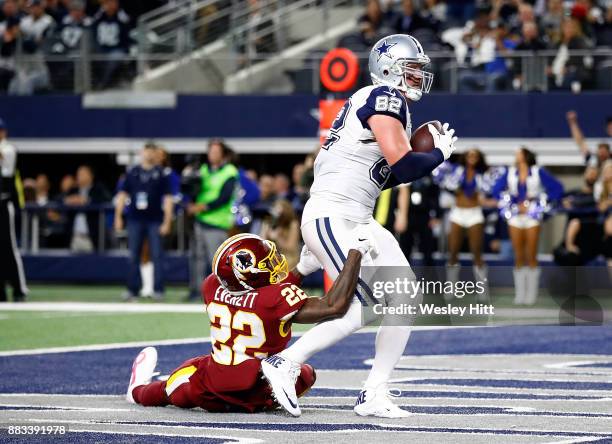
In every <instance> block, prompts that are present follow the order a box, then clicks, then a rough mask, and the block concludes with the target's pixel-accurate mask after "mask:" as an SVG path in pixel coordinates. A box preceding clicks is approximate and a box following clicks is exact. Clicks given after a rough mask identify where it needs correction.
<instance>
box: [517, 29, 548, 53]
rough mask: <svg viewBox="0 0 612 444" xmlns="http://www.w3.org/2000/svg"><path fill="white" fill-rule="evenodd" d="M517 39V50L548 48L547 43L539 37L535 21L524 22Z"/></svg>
mask: <svg viewBox="0 0 612 444" xmlns="http://www.w3.org/2000/svg"><path fill="white" fill-rule="evenodd" d="M519 39H520V40H519V43H518V45H516V48H515V49H516V50H517V51H541V50H544V49H546V48H548V45H547V44H546V43H545V42H544V40H543V39H542V38H541V37H540V33H539V29H538V25H537V24H536V22H524V23H523V25H522V27H521V34H520V36H519Z"/></svg>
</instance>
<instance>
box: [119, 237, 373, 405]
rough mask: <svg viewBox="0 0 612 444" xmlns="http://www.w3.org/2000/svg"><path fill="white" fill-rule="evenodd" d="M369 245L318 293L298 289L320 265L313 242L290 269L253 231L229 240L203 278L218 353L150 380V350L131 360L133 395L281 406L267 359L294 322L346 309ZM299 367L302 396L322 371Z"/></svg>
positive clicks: (147, 400) (146, 399)
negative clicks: (265, 373)
mask: <svg viewBox="0 0 612 444" xmlns="http://www.w3.org/2000/svg"><path fill="white" fill-rule="evenodd" d="M368 249H369V245H368V244H367V242H363V244H362V245H356V246H355V249H352V250H351V251H350V252H349V254H348V257H347V261H346V263H345V264H344V268H343V269H342V272H341V273H340V275H339V276H338V278H337V279H336V281H335V282H334V285H333V286H332V288H331V289H330V290H329V292H328V293H327V294H326V295H325V296H324V297H322V298H318V297H308V296H307V295H306V293H305V292H304V290H302V289H301V288H300V287H299V284H300V282H301V279H302V277H303V276H304V275H307V274H310V273H312V272H313V271H316V270H317V269H319V268H321V265H320V264H319V262H318V261H317V260H316V258H315V257H314V255H312V254H310V252H309V251H308V250H307V249H306V248H304V249H303V250H302V255H301V257H300V263H299V264H298V265H297V267H296V268H295V270H293V271H291V272H289V270H288V268H287V260H286V259H285V257H284V256H283V255H282V254H280V253H279V252H278V251H277V249H276V245H275V244H274V242H271V241H269V240H265V239H262V238H260V237H259V236H256V235H253V234H238V235H236V236H233V237H231V238H229V239H227V240H226V241H225V242H224V243H223V244H222V245H221V246H220V247H219V249H218V250H217V252H216V253H215V257H214V259H213V274H211V275H210V276H208V277H207V278H206V279H205V280H204V282H203V284H202V297H203V300H204V305H205V307H206V312H207V314H208V317H209V320H210V335H211V343H212V352H211V353H210V354H209V355H204V356H198V357H195V358H193V359H189V360H188V361H185V362H184V363H183V364H181V365H180V366H179V367H178V368H177V369H176V370H174V371H173V372H172V373H171V374H170V377H169V378H168V379H167V380H166V381H154V382H151V379H152V376H153V374H154V371H155V366H156V364H157V351H156V350H155V348H153V347H147V348H145V349H144V350H142V351H141V352H140V354H139V355H138V356H137V357H136V359H135V360H134V363H133V365H132V376H131V379H130V383H129V387H128V392H127V396H126V399H127V400H128V401H130V402H133V403H137V404H141V405H144V406H165V405H170V404H171V405H174V406H177V407H183V408H193V407H201V408H203V409H205V410H207V411H209V412H229V411H237V412H259V411H264V410H270V409H274V408H276V407H278V404H277V403H276V401H275V399H274V397H273V394H272V389H271V387H270V385H269V384H268V382H267V381H266V380H265V379H262V373H261V361H260V360H261V359H264V358H266V357H268V356H272V355H274V354H276V353H279V352H280V351H282V350H283V349H285V347H286V346H287V343H288V342H289V340H290V339H291V324H292V323H293V322H297V323H314V322H321V321H324V320H327V319H333V318H337V317H339V316H343V315H344V314H345V313H346V311H347V310H348V307H349V306H350V304H351V302H352V300H353V295H354V293H355V288H356V285H357V279H358V276H359V268H360V264H361V257H362V255H363V254H364V253H366V252H367V251H368ZM293 370H294V373H295V374H294V375H293V376H294V377H295V390H296V393H297V394H300V395H303V394H304V393H305V392H306V391H308V389H309V388H310V387H312V385H313V384H314V382H315V379H316V376H315V371H314V369H313V368H312V367H311V366H310V365H308V364H301V365H300V366H297V367H296V368H295V369H293ZM298 408H299V407H298Z"/></svg>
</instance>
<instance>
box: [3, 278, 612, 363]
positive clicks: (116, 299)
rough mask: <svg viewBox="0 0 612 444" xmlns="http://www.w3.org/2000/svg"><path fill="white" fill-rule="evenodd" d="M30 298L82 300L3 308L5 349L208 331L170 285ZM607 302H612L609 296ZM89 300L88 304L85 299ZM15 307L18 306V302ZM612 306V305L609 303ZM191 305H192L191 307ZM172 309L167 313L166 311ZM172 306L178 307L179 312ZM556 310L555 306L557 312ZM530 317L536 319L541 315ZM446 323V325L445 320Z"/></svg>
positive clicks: (51, 289) (501, 304)
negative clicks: (158, 291)
mask: <svg viewBox="0 0 612 444" xmlns="http://www.w3.org/2000/svg"><path fill="white" fill-rule="evenodd" d="M30 290H31V292H30V295H29V297H28V301H29V302H51V303H59V302H73V303H79V305H78V306H76V307H71V308H70V309H67V310H65V311H63V310H60V309H55V310H53V309H48V310H46V309H43V310H28V309H27V308H28V305H27V303H26V304H25V305H19V307H18V308H19V309H20V310H19V311H12V310H9V309H8V308H10V307H7V308H5V309H3V308H1V307H0V351H9V350H21V349H33V348H45V347H66V346H79V345H90V344H108V343H117V342H133V341H156V340H167V339H184V338H204V337H207V336H208V335H209V325H208V318H207V317H206V316H205V314H204V312H203V311H199V310H198V306H199V304H200V302H199V301H195V302H191V303H186V302H184V297H185V295H186V294H187V289H186V288H185V287H170V288H168V289H167V292H166V298H165V300H164V302H163V303H161V305H159V306H157V307H150V308H152V309H156V308H159V311H160V312H152V313H141V312H138V313H132V312H126V310H124V309H123V306H122V305H121V304H125V306H126V307H129V306H133V305H134V304H135V305H153V304H160V303H157V302H153V301H152V300H151V299H147V298H143V299H141V300H139V301H137V302H134V303H123V302H122V299H121V294H122V292H123V291H124V288H123V287H120V286H93V285H92V286H84V285H81V286H78V285H32V286H31V287H30ZM309 293H310V294H313V295H314V294H317V293H318V294H320V293H321V291H320V290H316V289H315V290H311V291H309ZM494 300H495V307H496V309H499V308H501V309H506V310H512V309H513V305H512V294H511V292H510V291H507V292H505V293H501V294H496V295H495V297H494ZM607 302H608V303H612V302H611V301H610V299H607ZM83 303H85V304H83ZM86 303H114V304H116V305H113V306H112V310H113V311H112V312H110V311H100V310H97V309H95V307H92V308H91V310H90V309H89V307H88V305H87V304H86ZM171 303H172V304H182V305H181V306H180V307H183V308H187V309H189V310H190V312H188V313H181V312H177V310H176V309H174V308H173V307H171V306H168V305H167V304H171ZM13 307H15V306H13ZM534 308H539V309H544V310H546V309H548V310H549V312H551V313H552V314H553V316H556V315H558V312H559V311H558V310H559V306H558V305H557V303H556V302H555V301H553V300H552V298H540V299H539V301H538V305H537V306H536V307H534ZM605 308H607V309H610V307H609V306H608V307H605ZM191 309H192V310H191ZM163 310H167V312H161V311H163ZM172 310H175V311H174V312H173V311H172ZM555 310H556V311H555ZM435 322H436V320H433V319H429V321H428V322H427V320H426V321H425V322H419V325H435ZM528 322H533V323H537V318H533V317H531V318H529V319H528ZM440 325H444V324H440ZM308 328H309V326H308V325H295V326H294V327H293V330H294V331H303V330H307V329H308Z"/></svg>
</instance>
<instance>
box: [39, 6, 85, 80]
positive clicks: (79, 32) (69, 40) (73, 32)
mask: <svg viewBox="0 0 612 444" xmlns="http://www.w3.org/2000/svg"><path fill="white" fill-rule="evenodd" d="M68 7H69V12H68V14H67V15H65V16H64V17H63V19H62V21H61V22H60V25H59V27H58V28H57V31H56V32H55V34H54V36H53V41H52V42H51V43H50V51H51V53H52V54H54V55H56V54H57V55H80V54H81V51H83V50H88V49H87V48H84V47H83V45H82V44H83V35H84V33H85V32H86V29H87V28H88V27H89V26H91V19H90V18H89V17H87V16H86V15H85V2H84V1H83V0H70V2H69V3H68ZM48 65H49V70H50V74H51V83H52V84H53V88H54V90H60V91H62V90H67V91H72V90H73V89H74V87H75V84H74V62H73V61H55V60H53V61H49V62H48Z"/></svg>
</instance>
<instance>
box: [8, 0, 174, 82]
mask: <svg viewBox="0 0 612 444" xmlns="http://www.w3.org/2000/svg"><path fill="white" fill-rule="evenodd" d="M163 3H166V1H163V0H147V1H145V0H136V1H133V0H131V1H124V2H121V3H120V2H119V0H0V93H2V92H8V93H10V94H33V93H35V92H46V91H49V90H51V89H54V90H72V88H73V86H74V85H73V74H74V72H73V71H74V66H73V63H71V62H66V61H62V62H58V61H53V59H52V58H51V59H50V60H48V61H47V60H46V57H47V56H57V55H64V56H76V55H81V54H82V51H83V45H82V43H83V36H84V35H85V33H86V31H91V40H92V41H91V42H89V45H88V48H90V49H88V50H87V52H92V53H94V54H101V55H105V56H108V59H107V60H105V61H103V62H97V63H96V66H95V68H94V70H93V73H94V75H95V79H94V82H95V85H96V87H97V88H108V87H109V86H111V85H113V84H115V83H116V82H117V81H118V80H120V79H121V76H122V74H124V71H125V70H126V69H129V66H126V65H125V64H124V63H123V61H122V60H121V59H122V57H123V56H125V55H127V54H129V51H130V47H131V45H132V44H133V42H134V41H133V36H132V35H131V31H132V29H133V27H134V24H135V19H136V18H137V17H138V16H139V15H140V14H142V13H144V12H146V11H149V10H151V9H154V8H156V7H158V6H160V5H161V4H163ZM18 55H21V56H23V57H17V56H18Z"/></svg>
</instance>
